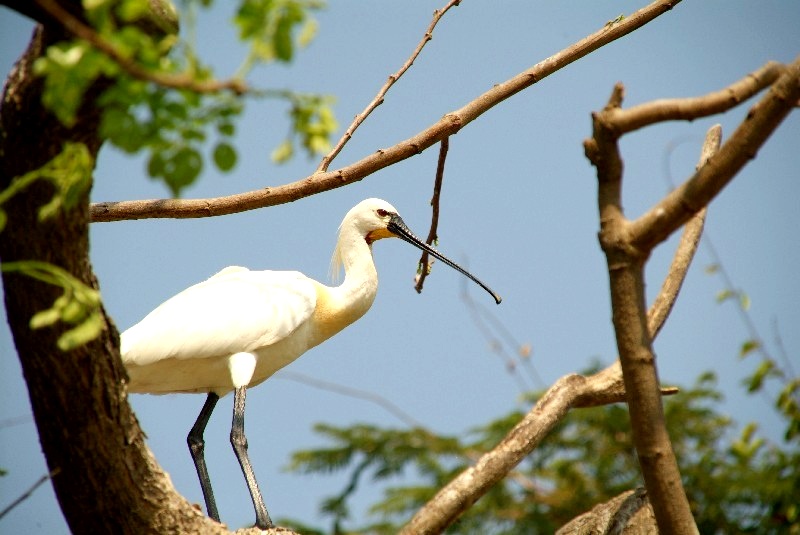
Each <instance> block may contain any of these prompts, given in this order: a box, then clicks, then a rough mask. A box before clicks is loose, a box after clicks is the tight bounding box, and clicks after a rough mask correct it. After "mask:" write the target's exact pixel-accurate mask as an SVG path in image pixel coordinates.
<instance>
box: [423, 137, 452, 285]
mask: <svg viewBox="0 0 800 535" xmlns="http://www.w3.org/2000/svg"><path fill="white" fill-rule="evenodd" d="M449 147H450V142H449V138H444V139H443V140H442V144H441V147H440V148H439V161H438V162H437V164H436V178H435V179H434V181H433V197H431V228H430V230H429V231H428V238H427V239H426V240H425V243H427V244H428V245H433V242H435V241H436V240H437V239H439V236H438V235H437V232H438V229H439V196H440V195H441V193H442V179H444V162H445V161H446V160H447V150H448V148H449ZM428 256H429V255H428V251H422V256H421V257H420V259H419V277H417V284H416V285H415V286H414V289H415V290H416V291H417V293H422V286H423V285H424V284H425V279H426V278H427V277H428V273H429V272H430V269H431V266H432V265H433V262H431V263H430V264H429V263H428Z"/></svg>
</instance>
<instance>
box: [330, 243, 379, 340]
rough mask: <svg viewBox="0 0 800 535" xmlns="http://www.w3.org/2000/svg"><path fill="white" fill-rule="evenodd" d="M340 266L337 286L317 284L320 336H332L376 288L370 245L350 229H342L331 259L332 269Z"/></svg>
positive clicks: (366, 304) (360, 310) (357, 312)
mask: <svg viewBox="0 0 800 535" xmlns="http://www.w3.org/2000/svg"><path fill="white" fill-rule="evenodd" d="M342 266H343V267H344V273H345V277H344V282H342V284H340V285H339V286H334V287H330V286H322V285H320V286H319V288H318V291H319V292H320V294H319V295H318V296H317V310H316V312H315V314H316V315H317V316H318V318H317V321H316V322H315V323H316V325H317V326H318V329H319V340H318V341H317V342H316V343H319V342H320V341H321V340H323V339H326V338H329V337H330V336H333V334H335V333H337V332H339V331H340V330H342V329H343V328H345V327H346V326H347V325H350V324H351V323H353V322H354V321H356V320H358V319H359V318H360V317H361V316H363V315H364V314H365V313H366V312H367V310H369V308H370V306H372V302H373V301H374V300H375V294H376V293H377V291H378V273H377V271H376V270H375V263H374V262H373V260H372V248H371V247H370V246H369V245H368V244H367V242H366V240H365V239H364V237H363V236H359V235H358V233H357V232H356V231H355V230H354V229H343V230H342V231H341V232H340V235H339V241H338V243H337V244H336V251H335V252H334V257H333V261H332V267H333V269H334V270H335V271H338V270H339V269H341V267H342Z"/></svg>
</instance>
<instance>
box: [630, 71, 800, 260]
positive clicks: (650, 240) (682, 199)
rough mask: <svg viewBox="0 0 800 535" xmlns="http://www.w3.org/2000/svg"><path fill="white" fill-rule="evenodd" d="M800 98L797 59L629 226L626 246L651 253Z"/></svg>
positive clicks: (755, 148)
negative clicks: (715, 146) (689, 172)
mask: <svg viewBox="0 0 800 535" xmlns="http://www.w3.org/2000/svg"><path fill="white" fill-rule="evenodd" d="M798 98H800V56H798V57H797V58H796V59H795V60H794V62H792V63H791V64H789V65H788V66H787V68H786V69H785V70H784V72H783V73H782V74H781V76H780V77H779V78H778V79H777V80H776V81H775V83H773V84H772V86H771V87H770V90H769V91H768V92H767V94H766V95H764V97H763V98H762V99H761V100H760V101H759V102H758V103H757V104H756V105H755V106H753V107H752V108H751V109H750V111H749V113H748V114H747V117H746V118H745V120H744V121H743V122H742V124H740V125H739V127H738V128H737V129H736V131H735V132H734V133H733V135H731V137H730V138H729V139H728V141H726V142H725V143H724V144H723V145H722V147H721V148H720V150H719V152H718V153H717V154H716V155H715V156H714V157H713V158H711V159H710V160H709V161H708V163H707V164H706V165H704V166H703V167H701V168H700V169H698V170H697V172H696V173H695V174H694V176H692V177H691V178H690V179H689V180H687V181H686V182H684V183H683V184H682V185H681V186H679V187H678V188H676V189H675V190H674V191H672V193H670V194H669V195H667V196H666V197H664V198H663V199H662V200H661V201H660V202H659V203H657V204H656V205H655V206H654V207H653V208H651V209H650V210H649V211H648V212H647V213H645V214H644V215H642V216H641V217H640V218H639V219H637V220H636V221H634V222H632V223H631V224H630V227H629V229H628V230H629V232H630V233H631V244H632V245H633V246H634V247H637V248H640V249H652V248H653V247H655V246H656V245H657V244H658V243H660V242H662V241H663V240H665V239H666V238H667V237H668V236H669V235H670V234H672V232H674V231H675V230H676V229H677V228H679V227H680V226H681V225H683V224H684V223H685V222H686V220H687V219H689V218H690V217H691V216H692V215H693V214H694V213H696V212H698V211H699V210H700V209H701V208H703V207H704V206H706V205H707V204H708V203H709V202H710V201H711V199H713V198H714V197H715V196H716V195H717V194H718V193H719V192H720V191H721V190H722V188H724V187H725V186H726V185H727V184H728V183H729V182H730V181H731V180H732V179H733V177H734V176H736V174H737V173H738V172H739V171H740V170H741V169H742V168H743V167H744V166H745V164H747V162H749V161H750V160H751V159H753V158H755V156H756V153H757V152H758V149H759V148H761V146H762V145H763V144H764V143H765V142H766V141H767V139H768V138H769V136H770V135H772V132H774V131H775V129H776V128H778V125H780V124H781V122H782V121H783V119H784V118H786V116H787V115H788V114H789V113H790V112H791V111H792V109H793V107H794V106H795V103H796V102H797V100H798Z"/></svg>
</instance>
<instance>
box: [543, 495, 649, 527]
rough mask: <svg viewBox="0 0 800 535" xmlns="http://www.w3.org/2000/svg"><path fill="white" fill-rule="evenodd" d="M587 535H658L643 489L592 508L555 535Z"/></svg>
mask: <svg viewBox="0 0 800 535" xmlns="http://www.w3.org/2000/svg"><path fill="white" fill-rule="evenodd" d="M589 533H636V534H638V535H658V526H657V525H656V520H655V515H653V508H652V506H651V505H650V502H649V501H648V500H647V491H645V489H643V488H638V489H636V490H628V491H625V492H623V493H622V494H620V495H619V496H615V497H614V498H612V499H611V500H609V501H607V502H605V503H601V504H599V505H596V506H595V507H593V508H592V510H591V511H588V512H586V513H584V514H582V515H580V516H578V517H576V518H574V519H572V520H571V521H570V522H569V523H567V524H565V525H563V526H562V527H561V528H559V530H558V531H556V535H572V534H581V535H584V534H589Z"/></svg>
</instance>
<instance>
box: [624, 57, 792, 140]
mask: <svg viewBox="0 0 800 535" xmlns="http://www.w3.org/2000/svg"><path fill="white" fill-rule="evenodd" d="M785 70H786V67H785V66H784V65H782V64H780V63H778V62H776V61H770V62H767V64H766V65H764V66H763V67H761V68H760V69H758V70H757V71H755V72H752V73H750V74H748V75H747V76H745V77H744V78H742V79H741V80H739V81H738V82H735V83H733V84H731V85H729V86H728V87H725V88H723V89H721V90H719V91H715V92H713V93H709V94H707V95H703V96H701V97H692V98H676V99H664V100H654V101H651V102H647V103H645V104H640V105H638V106H633V107H631V108H628V109H621V108H619V109H616V110H615V111H613V112H612V113H611V114H610V117H609V120H610V121H611V122H613V123H614V126H615V128H616V129H617V132H618V134H620V135H622V134H626V133H628V132H632V131H634V130H637V129H639V128H642V127H644V126H648V125H651V124H654V123H661V122H665V121H692V120H694V119H699V118H701V117H708V116H709V115H715V114H717V113H723V112H725V111H728V110H729V109H731V108H735V107H736V106H738V105H739V104H741V103H742V102H744V101H745V100H747V99H749V98H750V97H752V96H754V95H756V94H758V93H759V92H761V91H763V90H764V89H765V88H767V87H769V86H770V85H772V84H773V83H774V82H775V80H777V79H778V77H779V76H780V75H781V74H783V72H784V71H785Z"/></svg>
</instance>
